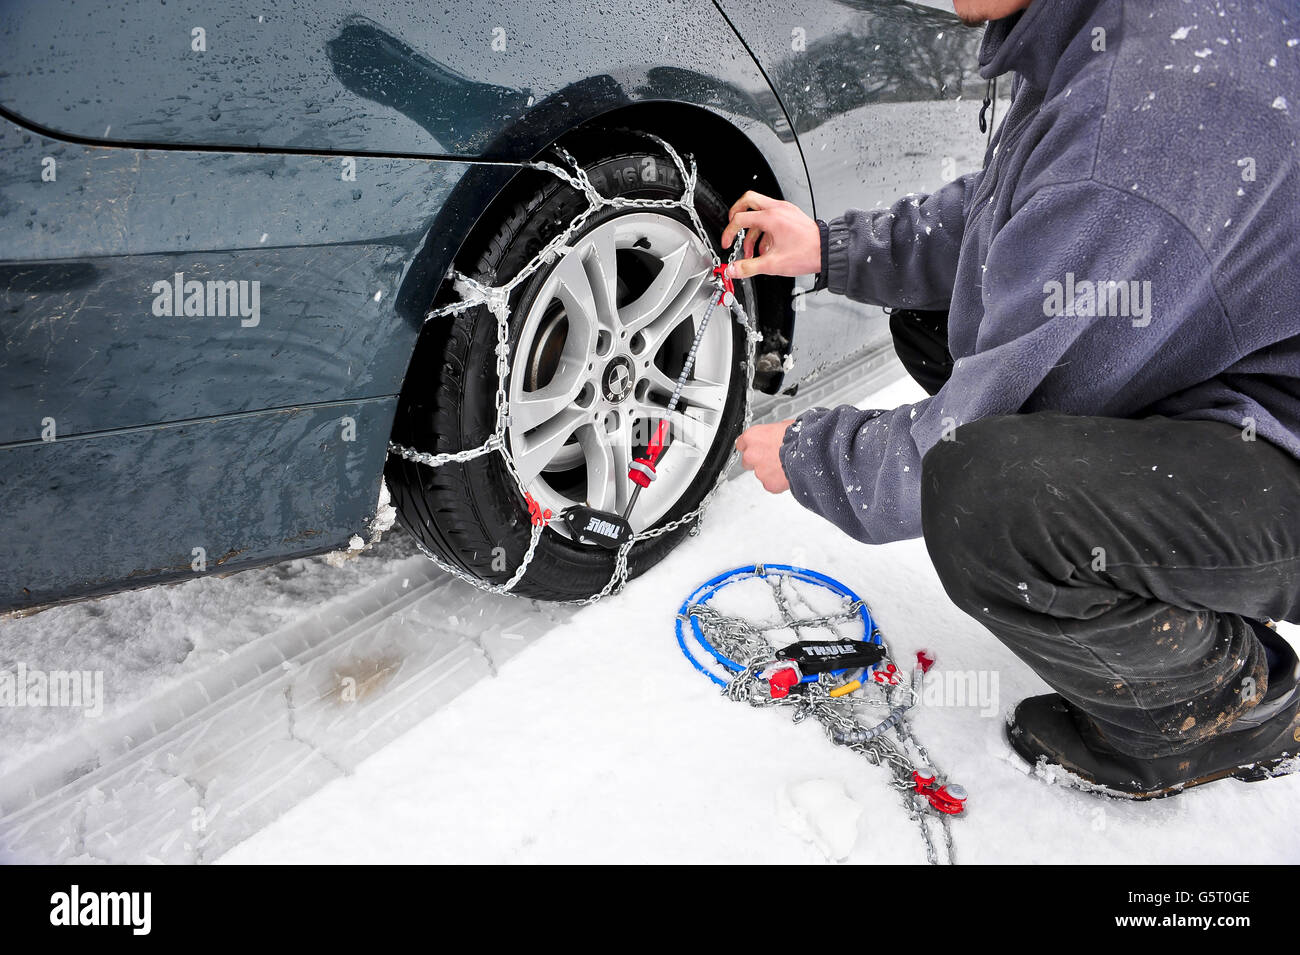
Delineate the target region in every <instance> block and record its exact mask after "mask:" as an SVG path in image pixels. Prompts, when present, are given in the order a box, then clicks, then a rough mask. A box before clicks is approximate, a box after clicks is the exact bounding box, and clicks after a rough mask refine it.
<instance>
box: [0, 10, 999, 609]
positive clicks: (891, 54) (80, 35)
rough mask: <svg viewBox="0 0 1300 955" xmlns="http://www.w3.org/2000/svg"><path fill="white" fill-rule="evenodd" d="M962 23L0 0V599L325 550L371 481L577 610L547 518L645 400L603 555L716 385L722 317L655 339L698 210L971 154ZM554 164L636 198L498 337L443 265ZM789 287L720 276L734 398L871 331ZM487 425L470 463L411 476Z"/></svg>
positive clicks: (629, 556)
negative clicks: (650, 464) (632, 500)
mask: <svg viewBox="0 0 1300 955" xmlns="http://www.w3.org/2000/svg"><path fill="white" fill-rule="evenodd" d="M978 41H979V34H978V32H977V31H973V30H969V29H966V28H964V27H962V26H961V25H960V24H959V23H958V21H957V20H956V19H955V17H954V16H953V15H952V13H951V11H950V10H949V9H948V8H947V5H946V4H942V3H937V2H930V0H926V2H904V0H790V2H785V3H780V4H778V3H775V2H771V0H717V2H706V0H689V2H685V3H670V2H667V0H664V2H652V3H650V4H646V5H641V6H638V7H636V8H625V7H620V6H618V5H601V4H597V3H593V2H590V0H546V2H537V3H531V4H523V3H504V2H500V0H496V2H489V0H460V2H457V3H446V4H408V3H398V2H393V0H371V2H367V3H364V4H361V3H356V2H352V0H322V2H320V3H316V4H312V5H309V6H303V5H297V4H289V3H283V2H281V3H275V2H272V3H266V2H264V0H260V2H258V3H249V2H247V0H229V2H227V3H224V4H221V5H219V7H213V6H211V5H210V4H205V3H202V2H199V0H172V2H169V3H167V4H163V5H159V4H156V3H145V2H143V0H123V2H120V3H116V4H114V5H112V7H111V8H109V7H105V6H104V5H103V4H102V3H92V2H79V0H58V2H48V0H41V2H38V0H11V2H8V3H6V4H5V5H4V7H3V9H0V47H2V49H3V63H4V66H3V71H2V72H0V153H2V154H3V164H2V166H0V168H2V169H3V172H2V173H0V223H2V226H0V304H2V307H0V341H2V344H0V611H15V610H17V611H23V610H26V609H30V608H33V607H38V606H41V605H45V604H49V603H53V602H59V601H64V600H70V599H77V598H84V597H88V596H94V595H98V594H104V593H109V592H114V591H118V590H122V589H126V588H130V587H138V586H147V585H152V584H158V583H163V582H168V581H175V580H179V579H185V578H188V577H191V576H193V575H195V574H205V573H206V574H211V573H216V572H221V573H226V572H230V571H235V570H239V569H243V568H248V567H253V566H257V565H262V564H266V563H270V562H275V561H280V560H284V559H287V558H293V557H301V556H306V555H310V554H316V553H322V552H326V551H331V550H336V549H340V548H344V547H347V546H349V544H350V543H351V544H352V546H356V545H357V544H359V543H360V542H361V541H364V540H365V539H367V538H368V537H369V536H370V534H371V530H372V527H373V525H374V521H375V519H376V515H377V513H378V511H379V509H380V504H379V502H380V500H381V493H383V489H384V488H386V490H387V493H388V494H389V495H391V499H392V501H393V504H394V505H395V507H396V511H397V517H398V519H399V520H400V522H401V523H402V525H403V526H404V528H405V529H406V530H407V531H408V532H409V533H410V534H411V535H412V536H413V537H414V538H415V539H416V541H417V543H418V544H419V545H420V546H421V547H422V548H424V549H425V551H426V552H427V553H429V554H430V555H431V556H433V557H434V558H436V559H437V560H439V561H440V562H442V563H443V564H444V565H445V566H447V567H449V568H451V569H452V570H454V571H456V572H459V573H461V574H463V575H465V576H468V577H471V578H472V579H474V580H476V581H481V582H483V583H484V584H485V585H487V586H494V587H498V588H501V587H502V586H503V585H504V584H506V583H514V584H515V586H514V592H516V593H520V594H523V595H526V596H530V597H536V598H543V599H551V600H567V599H583V598H585V597H587V596H589V595H591V594H593V593H598V592H599V591H600V589H601V588H602V586H603V585H605V584H606V583H607V582H608V581H609V580H610V579H611V575H613V574H614V572H615V568H616V565H617V561H618V560H619V556H620V555H619V552H618V551H617V550H612V549H610V548H608V547H605V546H600V544H597V543H591V542H589V541H586V540H583V539H579V538H580V535H575V533H574V532H573V530H572V529H571V528H570V527H568V526H567V525H566V523H565V521H563V520H560V519H559V518H560V517H561V516H562V515H564V514H566V513H570V512H573V509H574V508H577V507H584V506H585V507H590V508H592V509H594V511H595V512H597V516H598V518H599V515H609V514H618V515H622V514H623V513H624V512H625V511H626V508H627V503H628V500H629V494H630V491H631V483H630V482H629V481H628V478H627V473H628V468H629V466H630V465H631V464H632V461H633V460H634V459H635V458H637V457H638V456H641V457H644V456H645V453H646V449H647V446H648V444H649V441H650V440H651V437H652V435H653V434H654V429H655V427H656V424H655V423H656V422H657V421H660V420H663V419H664V418H665V417H669V418H670V419H671V423H672V430H671V431H670V435H671V440H670V443H669V444H668V445H667V447H666V449H665V450H664V452H663V457H662V458H661V459H660V460H659V462H658V480H657V481H655V482H654V483H653V484H652V485H651V486H650V487H649V488H648V489H646V490H645V491H644V492H643V493H642V494H641V496H640V498H639V499H638V500H637V502H636V504H635V507H634V508H633V509H632V511H631V512H630V515H629V520H630V524H631V530H632V531H633V532H634V533H636V534H638V535H640V536H638V538H637V540H636V542H635V544H633V545H632V546H631V547H630V550H628V551H627V552H626V553H625V555H624V556H625V557H626V560H627V569H628V572H629V574H630V575H631V576H635V575H636V574H639V573H641V572H643V571H644V570H645V569H646V568H648V567H650V566H652V565H653V564H654V563H656V562H657V561H659V560H662V559H663V558H664V557H665V556H666V555H667V554H668V553H669V552H670V551H671V550H672V549H673V548H674V547H675V546H676V545H677V544H678V543H679V542H680V541H681V539H682V537H683V535H685V534H686V533H687V532H688V531H689V529H690V527H691V526H692V524H693V519H690V518H691V515H692V514H693V512H694V510H695V508H696V507H697V506H698V505H699V504H700V502H701V501H702V500H703V499H704V498H705V495H706V494H707V493H708V491H709V489H710V488H712V487H713V486H714V485H715V484H716V482H717V481H718V478H719V475H720V474H721V473H722V471H723V470H724V468H725V466H726V464H727V461H728V458H729V455H730V452H731V448H732V445H733V443H734V439H735V437H736V435H737V434H738V432H739V429H740V426H741V424H742V422H743V419H744V409H745V407H746V405H747V402H748V400H749V398H750V394H749V389H748V374H749V372H748V368H747V365H746V361H745V357H746V353H747V342H746V335H745V329H744V328H743V327H742V325H741V323H740V322H738V321H732V320H730V319H729V318H728V319H727V320H723V319H721V318H719V319H716V320H714V321H713V322H712V323H711V325H710V326H709V327H707V328H706V330H705V331H704V332H703V333H702V334H701V335H700V336H699V341H698V343H696V341H695V340H696V333H697V331H698V329H699V326H700V324H701V321H702V316H703V313H704V310H705V309H706V308H707V306H708V303H709V302H710V301H711V300H712V294H713V291H714V285H713V284H712V277H711V274H710V268H709V267H710V266H711V265H712V263H713V261H714V259H715V257H720V258H725V257H726V255H727V252H728V250H724V249H722V248H721V247H720V246H719V244H718V243H719V242H720V236H721V233H722V230H723V227H724V225H725V223H726V221H727V216H728V208H729V206H730V205H731V204H732V203H733V202H735V201H736V199H737V198H738V197H739V196H740V195H741V194H742V193H743V192H745V191H746V190H750V189H753V190H757V191H758V192H761V193H764V194H766V195H770V196H774V197H779V198H783V199H786V200H789V201H791V202H793V203H796V204H797V205H799V206H800V207H801V208H803V209H804V210H805V211H807V212H809V213H814V212H815V213H816V214H817V215H819V216H821V217H823V218H831V217H833V216H835V215H838V214H839V212H841V211H842V210H843V209H844V208H846V207H849V206H858V207H863V208H871V207H876V206H884V205H887V204H889V203H891V202H893V201H894V200H896V199H897V198H898V197H899V196H901V195H903V194H905V193H908V192H909V191H913V190H926V189H932V188H934V187H937V186H938V185H940V184H942V182H944V181H946V180H947V179H951V178H953V177H955V176H956V175H957V174H959V173H960V172H962V171H965V170H967V169H969V168H974V167H976V166H977V165H978V164H979V162H980V161H981V158H982V155H983V150H984V148H985V137H984V136H983V135H982V134H981V133H980V132H979V130H978V128H977V121H976V112H977V111H978V109H979V107H980V100H981V99H982V98H983V96H984V94H985V92H986V84H985V83H984V82H983V81H982V80H980V79H979V78H978V76H977V74H976V68H977V49H978ZM669 147H671V150H670V149H669ZM673 153H676V154H677V156H678V157H680V159H681V165H679V164H678V163H677V161H676V159H675V158H674V155H673ZM570 160H571V163H570ZM540 162H545V163H549V164H550V166H552V167H554V168H555V169H565V170H568V178H567V179H566V178H563V177H561V176H559V175H557V174H556V173H555V171H554V169H549V168H546V167H543V166H539V165H537V163H540ZM578 169H580V170H582V173H583V175H585V177H586V178H587V180H588V181H589V182H590V183H591V184H593V185H594V186H595V187H596V189H597V190H598V191H599V192H600V193H601V195H602V196H604V197H606V198H611V197H624V198H629V199H637V200H643V199H658V200H665V201H664V202H663V203H661V204H660V205H658V206H651V205H644V204H640V205H637V204H633V205H627V206H620V205H613V204H606V205H604V206H602V207H600V208H599V209H597V210H595V211H594V212H591V213H590V214H589V215H587V217H586V218H585V219H583V220H582V222H581V223H580V228H579V229H578V230H577V231H576V232H575V233H573V235H571V236H570V237H569V241H568V242H567V243H565V244H564V246H563V248H561V249H559V251H558V252H557V253H556V254H554V255H552V256H550V257H549V258H547V260H546V261H545V262H544V263H542V264H541V265H540V266H539V267H538V268H537V269H536V270H535V271H533V272H531V273H529V274H528V275H527V276H526V278H525V279H524V280H522V281H519V282H518V283H517V284H516V285H514V286H513V288H512V289H511V291H510V294H509V298H508V299H507V300H506V301H505V303H504V304H505V305H506V306H507V308H506V310H505V311H504V312H502V314H504V315H506V316H507V319H506V321H505V322H504V323H500V324H499V323H498V319H497V315H496V314H495V313H494V312H493V311H491V310H490V309H489V308H488V307H487V304H484V303H483V302H480V303H479V304H474V302H475V301H476V300H475V299H473V297H472V296H471V297H470V298H469V299H467V298H466V292H465V290H466V288H468V287H470V286H468V285H467V284H466V282H465V278H467V277H468V278H469V279H473V280H475V281H477V282H479V283H482V284H484V285H486V286H494V285H502V284H504V283H507V282H509V281H510V280H511V279H512V278H513V277H514V276H515V275H516V274H518V272H519V270H520V269H521V268H522V267H523V266H524V265H525V264H526V263H527V262H528V261H529V260H530V259H532V258H534V257H535V256H537V254H538V252H539V251H541V250H543V249H544V248H545V247H546V244H547V243H548V241H550V240H551V239H553V238H554V237H555V236H557V235H559V234H560V233H562V232H564V230H565V229H566V227H567V226H568V225H569V224H570V223H571V222H573V221H574V220H575V218H577V217H579V216H581V215H582V214H583V213H584V211H585V210H587V207H588V204H589V203H588V200H587V197H586V196H585V195H584V193H583V192H581V191H580V190H579V189H578V188H575V183H576V182H579V180H578V179H577V178H576V175H577V174H576V170H578ZM692 169H694V170H695V171H696V173H697V175H698V180H697V181H696V182H695V185H694V191H693V200H694V206H693V208H694V212H695V213H696V214H697V215H698V218H699V220H700V221H699V224H698V226H697V225H696V224H695V223H694V221H693V218H694V217H693V216H692V215H691V214H690V213H691V210H690V209H687V208H686V207H685V206H684V205H681V204H680V200H681V198H682V196H683V194H684V193H685V190H686V187H687V181H686V180H687V179H688V177H689V176H691V175H692V172H691V170H692ZM674 203H678V204H674ZM810 287H811V280H810V279H801V280H799V282H795V281H794V280H791V279H779V278H770V277H763V278H759V279H755V280H751V281H746V282H741V283H738V285H737V289H736V296H737V300H738V301H739V302H740V303H741V305H742V306H743V308H744V309H745V312H746V314H747V315H748V316H749V317H750V318H751V319H752V321H753V322H754V323H755V326H756V329H757V331H758V333H759V334H760V335H761V340H760V341H759V343H758V344H757V346H756V349H757V356H756V364H755V369H754V387H755V389H756V390H757V391H759V392H766V393H769V394H771V393H777V392H785V393H787V394H790V393H793V392H794V391H795V389H797V388H798V387H800V385H801V384H803V383H807V382H810V381H816V380H817V378H818V376H819V375H825V374H829V373H831V372H832V371H833V370H834V369H836V368H842V367H844V366H845V363H847V362H852V361H854V360H860V359H861V357H862V356H863V354H865V353H874V352H877V351H880V350H881V349H886V348H888V347H889V345H888V341H889V338H888V330H887V320H886V319H885V317H884V315H883V313H882V312H881V310H880V309H876V308H871V307H867V306H863V305H858V304H854V303H849V302H847V301H845V300H843V299H842V298H836V297H833V296H830V295H829V294H828V293H826V292H817V293H815V294H809V293H808V289H809V288H810ZM457 303H460V306H459V307H457ZM449 306H450V308H449ZM471 306H472V307H471ZM723 311H725V309H723V310H720V311H719V314H720V315H721V314H722V312H723ZM431 314H432V315H433V316H434V317H432V318H428V319H427V320H426V316H429V315H431ZM796 319H797V322H796ZM796 325H797V327H796ZM499 331H500V332H502V333H503V334H504V336H505V340H504V342H501V341H498V332H499ZM695 344H698V352H697V354H696V356H695V360H694V364H693V365H692V367H691V369H690V371H689V374H688V376H687V378H686V379H685V380H684V387H683V388H682V389H681V391H682V394H681V403H680V405H679V406H678V407H677V409H676V410H675V411H674V413H673V414H672V415H668V414H667V412H668V403H669V401H670V400H671V396H672V394H673V392H674V390H676V385H677V378H678V376H679V375H680V373H681V372H682V369H683V368H684V367H685V364H686V356H687V354H688V352H690V350H691V348H692V346H693V345H695ZM499 356H501V357H502V358H503V367H502V368H500V369H499V368H498V366H497V360H498V357H499ZM498 372H503V374H498ZM499 385H504V389H503V393H502V394H500V395H499V394H498V386H499ZM499 409H500V411H501V415H500V418H499V417H498V410H499ZM498 420H500V421H501V432H500V434H499V435H498V438H499V444H500V447H493V448H491V449H490V453H487V454H482V455H479V456H477V457H473V458H471V459H468V460H462V461H454V462H451V463H447V464H444V465H442V466H440V467H430V466H428V465H427V464H425V463H420V460H419V458H418V455H420V454H427V455H439V454H446V453H453V452H458V451H466V450H470V449H473V448H476V447H480V446H482V445H484V443H485V442H487V441H488V440H489V439H490V438H492V437H493V436H494V435H497V424H498ZM390 446H391V448H397V449H399V450H400V449H401V448H406V449H410V452H411V455H408V457H411V456H415V459H414V460H410V459H408V457H402V456H401V455H400V454H394V453H392V450H391V448H390ZM503 449H504V450H507V451H509V460H508V459H507V456H506V455H505V454H502V453H500V451H501V450H503ZM530 508H531V510H530ZM547 512H549V515H550V518H549V519H548V518H547V516H546V515H547ZM683 517H685V518H688V519H686V520H682V518H683ZM543 525H544V526H543ZM665 528H667V530H664V529H665ZM647 532H649V533H648V534H647ZM534 537H536V544H535V548H534V549H535V553H532V551H531V550H530V548H531V547H532V545H533V543H534ZM530 553H531V559H530V561H529V566H528V567H527V568H526V572H525V573H524V574H523V575H522V579H519V580H518V581H512V578H513V577H514V576H515V574H516V571H517V570H518V569H519V567H520V564H521V562H522V561H523V560H524V559H525V555H527V554H530Z"/></svg>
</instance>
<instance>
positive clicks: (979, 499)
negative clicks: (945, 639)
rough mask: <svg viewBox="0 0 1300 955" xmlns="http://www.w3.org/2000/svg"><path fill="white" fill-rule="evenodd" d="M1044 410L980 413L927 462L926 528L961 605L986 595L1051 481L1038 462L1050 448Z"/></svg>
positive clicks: (924, 492) (923, 487) (939, 565)
mask: <svg viewBox="0 0 1300 955" xmlns="http://www.w3.org/2000/svg"><path fill="white" fill-rule="evenodd" d="M1048 417H1049V416H1043V415H1008V416H1005V417H995V418H982V419H980V420H979V421H973V422H971V423H970V424H966V425H962V426H961V427H959V428H957V429H956V430H955V431H954V432H953V433H952V435H951V437H950V438H946V439H944V440H941V441H940V442H939V443H938V444H936V445H935V446H934V447H933V448H931V449H930V451H929V452H928V453H927V454H926V455H925V457H924V459H923V460H922V462H921V528H922V533H923V535H924V537H925V542H926V547H927V548H928V549H929V552H930V558H931V560H932V561H933V563H934V566H935V569H936V570H937V571H938V573H939V578H940V580H941V581H942V582H943V585H944V589H945V590H947V591H948V594H949V596H951V597H952V599H953V601H954V602H955V603H957V605H958V606H961V607H963V608H967V609H969V605H970V604H972V603H975V602H979V601H981V600H982V597H981V582H982V581H985V580H987V579H988V578H989V571H990V570H991V569H993V567H994V566H996V565H998V564H1000V563H1003V562H1010V561H1011V560H1013V559H1014V558H1015V557H1016V545H1015V536H1016V529H1017V526H1018V525H1019V524H1021V523H1022V522H1025V521H1029V520H1032V516H1031V515H1030V514H1029V513H1028V510H1029V507H1030V506H1032V505H1030V503H1029V502H1031V501H1032V500H1033V499H1034V497H1035V496H1036V493H1035V491H1036V488H1041V486H1042V484H1043V483H1044V481H1049V480H1050V479H1048V478H1047V476H1046V475H1044V474H1043V473H1042V470H1041V467H1040V466H1039V465H1037V464H1036V461H1041V459H1042V457H1043V456H1044V452H1045V451H1047V449H1048V448H1049V447H1050V441H1051V422H1050V421H1049V420H1047V418H1048Z"/></svg>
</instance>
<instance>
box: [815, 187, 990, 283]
mask: <svg viewBox="0 0 1300 955" xmlns="http://www.w3.org/2000/svg"><path fill="white" fill-rule="evenodd" d="M982 176H983V173H982V172H973V173H969V174H968V175H965V176H962V177H961V178H960V179H956V180H954V181H953V182H950V183H948V185H946V186H944V187H943V188H942V189H940V190H938V191H937V192H933V193H931V194H930V195H928V196H922V195H912V196H904V197H903V198H902V199H899V200H898V201H897V202H895V203H894V204H893V206H891V207H890V208H888V209H878V210H874V211H871V212H865V211H863V210H861V209H849V210H848V211H847V212H845V213H844V215H842V216H840V217H839V218H838V219H832V220H831V221H830V222H828V223H823V222H818V226H819V228H820V231H821V246H822V265H821V275H820V276H819V277H818V281H817V286H816V287H817V288H827V289H829V290H830V291H831V292H833V293H835V294H836V295H846V296H848V297H849V298H851V299H853V300H854V301H857V302H866V303H868V304H871V305H881V306H885V307H888V308H919V309H941V308H947V307H948V302H949V300H950V299H951V298H952V288H953V279H954V278H955V277H956V275H957V256H958V254H959V253H960V251H961V240H962V232H963V231H964V229H965V225H966V214H967V212H968V211H969V209H970V203H971V199H972V198H973V197H974V195H975V190H976V189H977V188H978V186H979V182H980V178H981V177H982Z"/></svg>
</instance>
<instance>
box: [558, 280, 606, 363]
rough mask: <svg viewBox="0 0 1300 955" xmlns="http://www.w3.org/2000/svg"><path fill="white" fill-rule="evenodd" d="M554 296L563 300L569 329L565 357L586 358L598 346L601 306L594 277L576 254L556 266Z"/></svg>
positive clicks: (573, 358) (578, 359) (565, 343)
mask: <svg viewBox="0 0 1300 955" xmlns="http://www.w3.org/2000/svg"><path fill="white" fill-rule="evenodd" d="M553 274H554V279H555V293H554V294H555V297H556V298H558V299H559V300H560V301H561V302H562V303H564V313H565V318H566V319H568V322H569V330H568V333H567V335H566V337H565V341H564V355H565V358H571V359H572V360H573V361H575V362H576V361H583V362H585V361H586V360H587V356H588V355H590V354H592V353H593V352H594V351H595V349H596V333H597V332H598V331H599V327H600V319H599V317H598V315H599V309H598V307H597V304H596V296H595V292H594V290H593V289H592V286H591V278H590V276H588V274H587V269H586V266H585V265H584V264H583V263H582V260H581V259H580V257H579V256H577V255H566V256H565V257H564V258H563V259H561V260H560V264H559V265H557V266H556V267H555V272H554V273H553Z"/></svg>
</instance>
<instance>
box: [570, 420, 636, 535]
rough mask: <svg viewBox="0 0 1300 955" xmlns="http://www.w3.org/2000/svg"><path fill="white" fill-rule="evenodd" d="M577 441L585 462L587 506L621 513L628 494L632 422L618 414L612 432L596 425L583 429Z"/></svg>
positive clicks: (599, 424) (625, 504) (629, 486)
mask: <svg viewBox="0 0 1300 955" xmlns="http://www.w3.org/2000/svg"><path fill="white" fill-rule="evenodd" d="M578 440H579V441H580V442H581V443H582V452H583V455H584V456H585V458H586V460H587V506H588V507H594V508H596V509H598V510H602V511H614V512H616V513H620V514H621V513H622V512H623V508H625V507H626V506H627V499H628V495H629V493H630V492H631V483H632V482H631V481H630V480H629V479H628V476H627V472H628V465H630V464H631V463H632V419H631V416H630V415H628V414H625V413H620V414H619V420H618V427H616V428H615V429H614V430H613V431H612V432H611V431H610V430H609V429H608V428H606V427H605V426H604V425H603V424H602V423H600V422H597V423H596V424H595V425H593V426H592V427H590V428H584V429H583V430H582V432H581V433H580V435H579V438H578Z"/></svg>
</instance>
